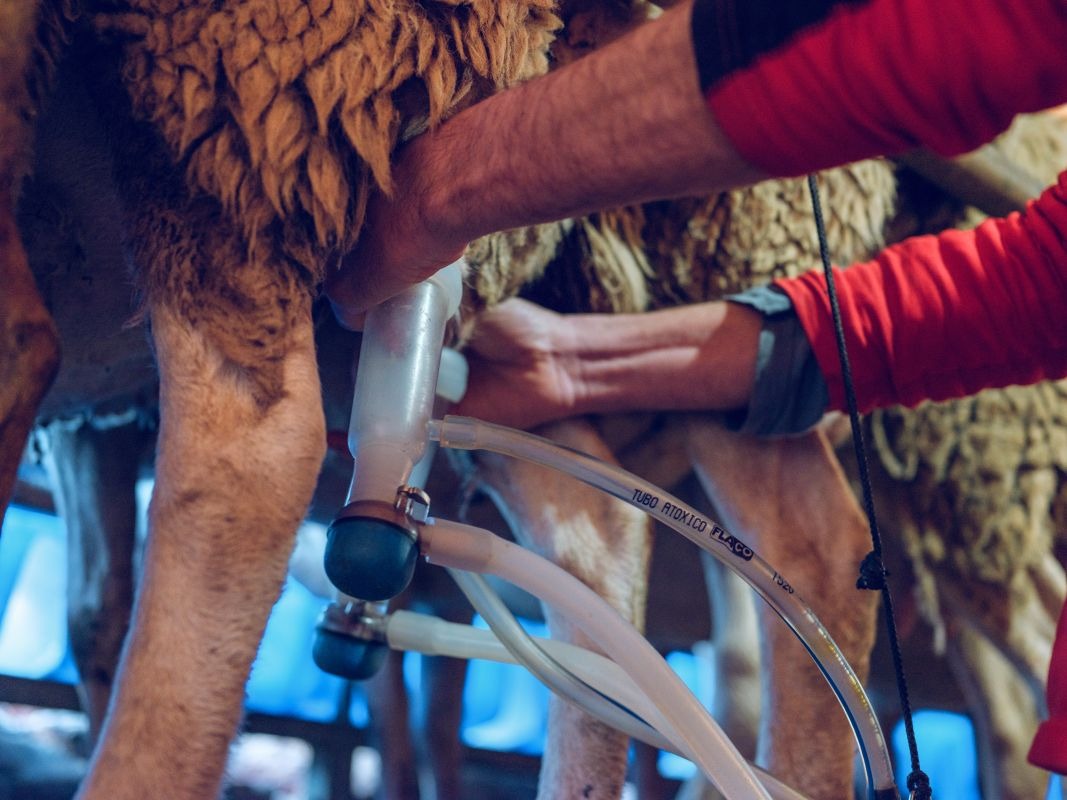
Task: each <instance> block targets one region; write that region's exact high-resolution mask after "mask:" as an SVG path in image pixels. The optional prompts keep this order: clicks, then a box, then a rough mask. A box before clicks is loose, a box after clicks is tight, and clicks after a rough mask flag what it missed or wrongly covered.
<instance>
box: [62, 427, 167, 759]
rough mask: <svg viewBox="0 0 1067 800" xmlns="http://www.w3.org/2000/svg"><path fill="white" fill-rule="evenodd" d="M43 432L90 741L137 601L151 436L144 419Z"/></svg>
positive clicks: (108, 695)
mask: <svg viewBox="0 0 1067 800" xmlns="http://www.w3.org/2000/svg"><path fill="white" fill-rule="evenodd" d="M44 436H45V438H46V439H47V457H46V460H45V462H46V465H47V467H48V472H49V476H50V478H51V480H52V486H53V492H54V494H55V498H56V505H57V507H58V509H59V515H60V517H62V519H63V521H64V524H65V525H66V528H67V576H68V577H67V622H68V627H69V630H70V643H71V650H72V652H73V654H74V661H75V663H76V664H77V665H78V674H79V675H80V676H81V680H80V682H79V684H78V691H79V694H80V695H81V702H82V708H83V709H84V710H85V711H86V713H87V714H88V715H89V732H90V739H91V740H92V741H96V738H97V736H98V735H99V732H100V726H101V725H102V724H103V721H104V714H105V712H106V711H107V706H108V702H109V700H110V698H111V686H112V681H113V679H114V676H115V671H116V670H117V669H118V663H119V655H120V653H121V651H122V642H123V641H124V639H125V638H126V631H127V629H128V628H129V624H130V610H131V608H132V607H133V591H134V582H135V581H134V566H133V561H134V555H133V554H134V549H135V540H136V531H137V501H136V496H135V490H136V484H137V474H138V470H139V466H140V459H139V458H138V457H137V456H138V454H144V452H145V451H146V448H147V447H148V445H149V443H150V442H151V441H152V440H153V438H154V434H153V433H152V432H151V431H149V430H147V429H145V428H144V426H143V425H141V424H140V423H139V422H133V423H130V424H126V425H121V426H116V427H109V428H106V429H99V428H97V427H95V426H94V425H92V424H91V423H88V422H78V423H71V422H67V421H58V422H53V423H51V424H50V425H48V426H47V427H46V428H45V431H44Z"/></svg>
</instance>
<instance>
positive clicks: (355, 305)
mask: <svg viewBox="0 0 1067 800" xmlns="http://www.w3.org/2000/svg"><path fill="white" fill-rule="evenodd" d="M417 142H418V140H415V141H413V142H412V143H411V144H409V145H408V147H407V148H405V150H404V153H403V157H402V158H401V159H400V161H399V162H398V163H397V166H396V168H395V170H394V172H393V179H394V180H393V194H392V197H389V196H386V195H385V194H384V193H383V192H375V193H374V194H373V195H372V197H371V199H370V201H369V202H368V204H367V214H366V217H365V220H364V223H363V229H362V231H361V232H360V235H359V240H358V242H357V243H356V246H355V247H354V248H353V249H352V251H351V252H349V253H348V254H347V255H345V256H344V258H343V259H342V261H341V266H340V268H339V269H338V270H337V271H335V272H333V273H331V274H329V275H328V276H327V279H326V285H325V290H326V295H327V297H328V298H329V300H330V303H331V305H332V306H333V311H334V314H335V315H336V317H337V319H338V321H339V322H340V323H341V324H342V325H343V326H345V327H346V328H349V329H350V330H359V329H360V328H362V326H363V318H364V317H365V316H366V312H367V311H368V310H369V309H370V308H373V307H374V306H375V305H377V304H378V303H380V302H382V301H383V300H387V299H388V298H390V297H392V296H393V295H395V294H397V293H398V292H401V291H403V290H404V289H406V288H407V287H408V286H413V285H414V284H416V283H419V282H420V281H422V280H424V279H425V278H428V277H429V276H430V275H433V274H434V273H435V272H437V270H439V269H440V268H441V267H444V266H446V265H447V264H451V263H452V262H453V261H456V260H457V259H458V258H459V257H460V256H461V255H462V254H463V250H464V249H465V248H466V246H467V240H466V239H465V238H462V237H461V236H460V235H458V234H454V233H453V232H452V231H451V229H450V228H448V227H447V226H446V225H444V224H443V222H442V220H438V219H434V218H433V217H432V215H430V214H428V213H427V212H426V210H425V209H426V208H427V207H428V206H429V204H428V203H427V195H428V191H429V189H428V188H427V187H424V186H423V185H422V181H421V180H419V176H420V175H421V169H420V166H419V160H418V158H419V157H418V153H417V150H418V148H417V147H415V145H416V144H417ZM446 231H447V232H446Z"/></svg>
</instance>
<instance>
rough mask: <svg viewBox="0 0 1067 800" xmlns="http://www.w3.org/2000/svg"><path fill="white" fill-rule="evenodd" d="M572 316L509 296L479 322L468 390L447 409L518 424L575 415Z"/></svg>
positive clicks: (471, 350) (529, 424) (469, 353)
mask: <svg viewBox="0 0 1067 800" xmlns="http://www.w3.org/2000/svg"><path fill="white" fill-rule="evenodd" d="M569 333H570V327H569V322H568V318H567V317H566V316H564V315H562V314H557V313H555V312H553V311H548V310H547V309H544V308H541V307H540V306H537V305H534V304H533V303H529V302H527V301H525V300H518V299H515V300H508V301H506V302H504V303H501V304H500V305H499V306H496V307H495V308H492V309H490V310H489V311H487V312H485V313H484V314H483V315H482V316H481V318H480V319H479V320H478V326H477V328H476V329H475V332H474V337H473V339H472V340H471V342H470V345H469V347H468V349H467V351H466V356H467V362H468V364H469V365H470V379H469V382H468V385H467V393H466V395H464V397H463V399H462V400H461V401H460V402H459V403H458V404H457V405H456V406H454V407H453V408H452V409H451V410H450V412H449V413H452V414H460V415H463V416H470V417H477V418H479V419H483V420H486V421H488V422H496V423H499V424H501V425H508V426H511V427H514V428H532V427H535V426H536V425H540V424H541V423H543V422H549V421H552V420H556V419H563V418H565V417H569V416H573V415H574V414H575V413H577V411H576V407H575V406H576V399H577V391H576V387H577V380H576V378H575V375H574V368H575V367H576V362H575V360H574V358H573V357H569V356H568V355H567V352H568V351H569V350H570V348H569V345H568V337H569Z"/></svg>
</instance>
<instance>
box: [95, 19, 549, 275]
mask: <svg viewBox="0 0 1067 800" xmlns="http://www.w3.org/2000/svg"><path fill="white" fill-rule="evenodd" d="M96 5H97V8H98V11H97V12H96V14H95V16H94V22H95V25H96V27H97V29H98V30H100V31H101V32H103V33H104V34H105V35H107V36H108V37H109V38H110V39H112V40H113V41H116V42H118V43H119V45H120V47H121V49H122V54H123V59H124V63H123V68H122V71H123V80H124V83H125V85H126V87H127V89H128V91H129V93H130V96H131V98H132V101H133V108H134V113H135V114H136V115H137V116H138V117H139V118H141V119H142V120H146V121H149V122H151V123H153V124H154V125H155V126H156V127H157V128H158V130H159V131H160V133H161V135H162V137H163V139H164V141H165V142H166V145H167V148H168V150H169V154H170V156H171V157H172V158H173V159H174V160H175V161H176V162H177V163H179V164H185V165H186V177H187V181H188V183H189V184H190V186H191V188H192V189H193V191H194V192H202V193H206V194H208V195H210V196H212V197H214V198H216V199H217V200H218V201H219V202H220V203H221V205H222V207H223V209H224V210H225V212H226V214H227V215H228V216H229V218H230V219H231V220H233V221H234V223H235V225H236V227H237V228H238V229H239V231H240V233H241V235H242V237H243V238H244V240H245V241H246V243H248V244H249V245H250V248H249V249H250V251H251V250H252V249H254V244H255V242H256V241H257V240H258V239H262V238H269V239H270V241H271V242H272V243H273V245H274V246H276V247H277V248H278V249H279V251H280V252H281V253H282V254H284V255H285V256H286V257H288V258H289V259H291V260H292V261H295V262H296V263H297V264H298V265H299V266H300V267H301V268H302V269H303V270H305V271H306V272H307V274H308V277H309V279H311V280H312V281H317V280H319V279H321V277H322V274H323V270H324V267H325V265H327V264H330V263H333V261H334V260H335V259H336V257H337V255H338V254H339V253H342V252H344V251H346V250H348V249H349V248H351V246H352V245H353V244H354V242H355V240H356V238H357V237H358V234H359V229H360V227H361V224H362V220H363V215H364V211H365V208H366V203H367V198H368V196H369V193H370V191H371V190H372V187H374V186H377V187H380V188H382V189H384V190H385V191H389V190H390V188H391V182H390V171H389V161H390V156H391V154H392V151H393V149H394V147H395V146H396V144H397V143H398V142H399V141H400V140H401V139H402V138H403V137H405V136H409V135H412V134H413V133H415V132H417V131H419V130H422V129H424V128H426V127H427V126H433V125H435V124H437V123H438V122H440V121H441V120H442V119H444V118H446V117H447V116H449V115H450V114H452V113H454V112H455V111H457V110H458V109H460V108H462V107H463V106H464V105H466V104H469V103H471V102H473V101H475V100H476V99H478V98H480V97H483V96H485V95H487V94H489V93H491V92H492V91H494V90H496V89H499V88H502V87H506V86H509V85H511V84H513V83H515V82H517V81H521V80H523V79H525V78H528V77H530V76H532V75H535V74H537V73H540V72H543V71H544V70H546V69H547V66H548V61H547V50H548V45H549V43H550V41H551V37H552V34H553V31H554V30H555V29H556V28H557V27H558V26H559V19H558V18H557V17H556V15H555V14H554V12H553V7H554V3H553V2H552V0H502V1H501V2H498V1H497V0H353V2H347V1H346V2H340V0H336V1H335V0H311V1H310V2H304V0H222V2H214V1H211V2H209V1H208V0H101V1H100V2H99V3H97V4H96Z"/></svg>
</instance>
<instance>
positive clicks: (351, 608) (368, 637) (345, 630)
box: [316, 599, 389, 642]
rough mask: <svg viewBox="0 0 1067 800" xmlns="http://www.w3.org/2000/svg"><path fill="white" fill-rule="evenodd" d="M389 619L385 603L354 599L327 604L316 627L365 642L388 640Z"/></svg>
mask: <svg viewBox="0 0 1067 800" xmlns="http://www.w3.org/2000/svg"><path fill="white" fill-rule="evenodd" d="M388 621H389V615H388V614H386V613H385V609H384V604H382V603H372V602H369V601H367V600H354V599H353V600H351V601H349V602H347V603H345V604H344V605H341V604H340V603H330V604H329V605H328V606H326V608H324V609H323V611H322V616H321V617H320V618H319V622H318V625H317V626H316V627H318V628H321V629H322V630H326V631H331V632H333V633H338V634H341V635H342V636H348V637H349V638H352V639H361V640H363V641H365V642H386V641H387V637H386V625H387V624H388Z"/></svg>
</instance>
